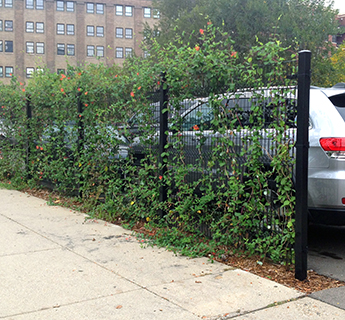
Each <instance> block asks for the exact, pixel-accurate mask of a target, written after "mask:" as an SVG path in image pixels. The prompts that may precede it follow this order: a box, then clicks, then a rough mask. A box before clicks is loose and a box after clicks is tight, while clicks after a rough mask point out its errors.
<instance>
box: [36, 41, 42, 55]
mask: <svg viewBox="0 0 345 320" xmlns="http://www.w3.org/2000/svg"><path fill="white" fill-rule="evenodd" d="M36 53H38V54H44V42H37V43H36Z"/></svg>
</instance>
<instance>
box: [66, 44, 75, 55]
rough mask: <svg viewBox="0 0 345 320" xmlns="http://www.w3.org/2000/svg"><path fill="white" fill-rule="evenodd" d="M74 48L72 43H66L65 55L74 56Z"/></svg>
mask: <svg viewBox="0 0 345 320" xmlns="http://www.w3.org/2000/svg"><path fill="white" fill-rule="evenodd" d="M74 54H75V50H74V44H68V45H67V55H68V56H74Z"/></svg>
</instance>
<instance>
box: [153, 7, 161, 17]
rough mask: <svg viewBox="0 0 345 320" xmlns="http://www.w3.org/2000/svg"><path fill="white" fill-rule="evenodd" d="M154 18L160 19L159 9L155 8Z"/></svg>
mask: <svg viewBox="0 0 345 320" xmlns="http://www.w3.org/2000/svg"><path fill="white" fill-rule="evenodd" d="M153 18H154V19H159V18H160V14H159V10H158V9H153Z"/></svg>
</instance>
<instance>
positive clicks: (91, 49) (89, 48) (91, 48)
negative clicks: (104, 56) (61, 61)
mask: <svg viewBox="0 0 345 320" xmlns="http://www.w3.org/2000/svg"><path fill="white" fill-rule="evenodd" d="M86 51H87V56H88V57H94V56H95V47H94V46H87V47H86Z"/></svg>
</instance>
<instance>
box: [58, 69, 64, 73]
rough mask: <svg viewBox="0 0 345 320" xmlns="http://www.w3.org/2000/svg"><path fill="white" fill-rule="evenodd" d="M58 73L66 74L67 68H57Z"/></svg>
mask: <svg viewBox="0 0 345 320" xmlns="http://www.w3.org/2000/svg"><path fill="white" fill-rule="evenodd" d="M56 73H57V74H65V69H57V70H56Z"/></svg>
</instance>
